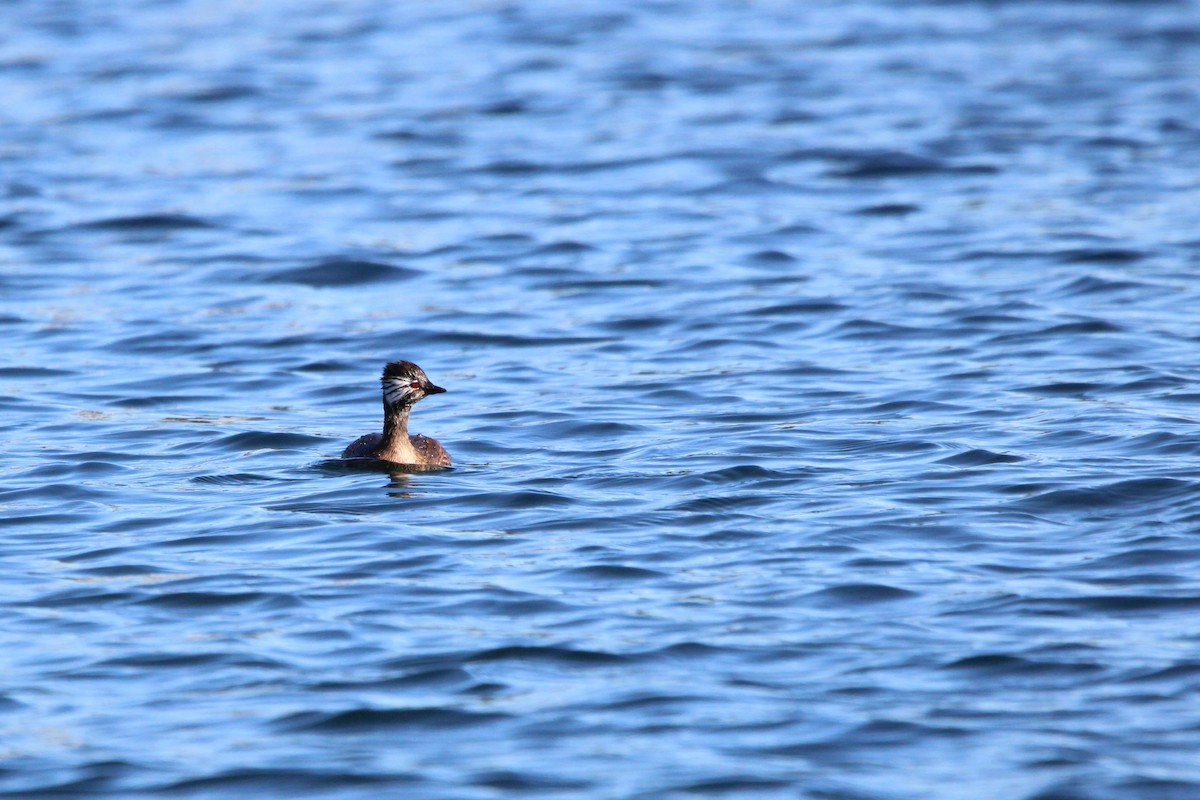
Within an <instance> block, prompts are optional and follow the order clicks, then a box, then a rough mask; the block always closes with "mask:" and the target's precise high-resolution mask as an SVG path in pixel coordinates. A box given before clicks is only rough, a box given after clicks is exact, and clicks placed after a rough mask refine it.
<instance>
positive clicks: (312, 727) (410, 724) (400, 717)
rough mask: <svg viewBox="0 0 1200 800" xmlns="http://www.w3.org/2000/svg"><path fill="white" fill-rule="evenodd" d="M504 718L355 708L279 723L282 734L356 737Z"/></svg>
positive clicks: (503, 716) (494, 714)
mask: <svg viewBox="0 0 1200 800" xmlns="http://www.w3.org/2000/svg"><path fill="white" fill-rule="evenodd" d="M505 719H508V715H507V714H501V713H498V712H485V711H463V710H461V709H457V708H437V707H428V708H354V709H349V710H346V711H334V712H318V711H302V712H299V713H296V714H289V715H288V716H286V717H284V718H282V719H280V720H279V721H278V722H277V725H278V726H279V727H280V728H283V729H284V730H289V731H300V732H307V733H358V732H363V731H388V730H412V729H416V730H429V731H439V730H455V729H459V728H468V727H474V726H477V725H489V724H491V723H494V722H499V721H502V720H505Z"/></svg>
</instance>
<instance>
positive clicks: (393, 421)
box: [342, 361, 450, 467]
mask: <svg viewBox="0 0 1200 800" xmlns="http://www.w3.org/2000/svg"><path fill="white" fill-rule="evenodd" d="M379 382H380V383H381V384H382V385H383V433H382V434H379V433H368V434H367V435H366V436H362V437H360V438H358V439H357V440H355V442H354V443H353V444H351V445H350V446H349V447H347V448H346V449H345V450H343V451H342V458H378V459H379V460H381V461H394V462H396V463H397V464H419V465H421V466H437V467H448V466H450V454H449V453H447V452H446V449H445V448H444V447H442V446H441V445H440V444H439V443H438V440H437V439H430V438H429V437H427V436H421V435H419V434H418V435H417V436H409V435H408V413H409V412H410V411H412V407H413V405H414V404H416V402H417V401H418V400H420V399H421V398H422V397H424V396H425V395H427V394H441V393H442V392H444V391H446V390H445V389H443V388H442V387H440V386H434V385H433V384H432V383H430V382H429V378H427V377H425V370H423V369H421V368H420V367H418V366H417V365H416V364H414V363H412V362H411V361H392V362H389V363H388V365H387V366H386V367H384V368H383V377H382V378H380V381H379Z"/></svg>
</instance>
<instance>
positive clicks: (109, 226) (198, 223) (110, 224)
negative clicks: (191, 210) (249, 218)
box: [73, 214, 216, 231]
mask: <svg viewBox="0 0 1200 800" xmlns="http://www.w3.org/2000/svg"><path fill="white" fill-rule="evenodd" d="M73 227H74V228H75V229H77V230H95V231H183V230H200V229H204V228H213V227H216V226H215V225H214V224H213V223H211V222H208V221H207V220H204V219H201V218H199V217H193V216H189V215H187V214H139V215H135V216H129V217H107V218H105V219H98V220H94V221H92V222H82V223H79V224H78V225H75V226H73Z"/></svg>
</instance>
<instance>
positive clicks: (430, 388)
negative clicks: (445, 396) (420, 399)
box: [425, 383, 446, 394]
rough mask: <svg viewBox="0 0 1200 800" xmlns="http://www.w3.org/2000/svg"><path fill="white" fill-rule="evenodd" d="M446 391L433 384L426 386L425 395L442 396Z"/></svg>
mask: <svg viewBox="0 0 1200 800" xmlns="http://www.w3.org/2000/svg"><path fill="white" fill-rule="evenodd" d="M444 391H446V390H445V389H443V388H442V387H440V386H434V385H433V384H432V383H427V384H425V394H441V393H442V392H444Z"/></svg>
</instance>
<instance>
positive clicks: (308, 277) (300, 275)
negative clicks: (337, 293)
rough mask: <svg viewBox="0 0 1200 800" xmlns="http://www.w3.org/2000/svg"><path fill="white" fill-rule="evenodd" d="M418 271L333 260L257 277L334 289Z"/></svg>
mask: <svg viewBox="0 0 1200 800" xmlns="http://www.w3.org/2000/svg"><path fill="white" fill-rule="evenodd" d="M420 274H421V272H420V271H419V270H415V269H411V268H408V267H397V266H394V265H392V264H382V263H380V262H377V261H356V260H351V259H333V260H330V261H322V262H320V263H319V264H314V265H312V266H309V267H297V268H295V269H287V270H280V271H278V272H273V273H270V274H268V275H266V276H264V277H262V278H261V280H262V281H263V282H264V283H299V284H302V285H305V286H311V287H313V288H335V287H341V286H362V285H365V284H370V283H386V282H389V281H403V280H410V279H412V278H415V277H417V276H418V275H420Z"/></svg>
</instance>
